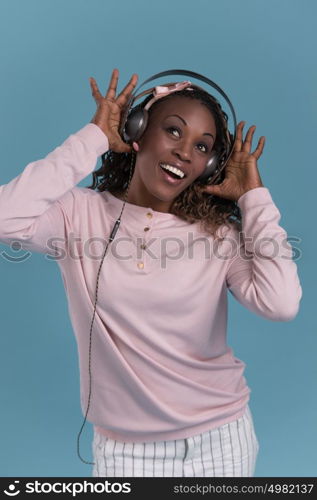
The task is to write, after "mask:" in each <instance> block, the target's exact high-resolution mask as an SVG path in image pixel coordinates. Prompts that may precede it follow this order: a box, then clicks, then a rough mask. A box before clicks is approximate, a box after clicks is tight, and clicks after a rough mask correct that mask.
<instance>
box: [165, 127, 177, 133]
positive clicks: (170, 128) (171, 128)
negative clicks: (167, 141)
mask: <svg viewBox="0 0 317 500" xmlns="http://www.w3.org/2000/svg"><path fill="white" fill-rule="evenodd" d="M171 130H176V132H179V130H178V129H177V128H175V127H168V129H167V131H168V132H170V131H171Z"/></svg>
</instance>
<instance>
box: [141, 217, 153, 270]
mask: <svg viewBox="0 0 317 500" xmlns="http://www.w3.org/2000/svg"><path fill="white" fill-rule="evenodd" d="M145 216H146V218H147V219H149V220H151V219H152V218H153V213H152V212H150V211H148V212H146V214H145ZM151 229H152V228H151V225H149V221H147V223H146V225H145V226H144V227H143V233H144V237H143V241H142V243H141V244H140V248H141V250H145V249H146V242H147V241H146V236H147V235H148V234H149V231H150V230H151ZM145 258H146V254H144V253H143V252H142V260H141V261H139V262H138V263H137V266H138V268H139V269H144V266H145Z"/></svg>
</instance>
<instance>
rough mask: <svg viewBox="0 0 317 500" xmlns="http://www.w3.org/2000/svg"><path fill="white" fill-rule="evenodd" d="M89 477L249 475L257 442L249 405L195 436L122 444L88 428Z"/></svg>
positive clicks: (256, 452) (254, 457)
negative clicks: (234, 416)
mask: <svg viewBox="0 0 317 500" xmlns="http://www.w3.org/2000/svg"><path fill="white" fill-rule="evenodd" d="M92 450H93V462H94V463H95V465H94V466H93V472H92V475H93V477H175V476H179V477H252V476H253V475H254V471H255V464H256V458H257V454H258V451H259V443H258V440H257V437H256V434H255V430H254V425H253V419H252V414H251V411H250V408H249V405H247V406H246V411H245V413H244V414H243V415H242V417H240V418H238V419H237V420H234V421H233V422H229V423H228V424H224V425H222V426H220V427H217V428H216V429H212V430H209V431H206V432H203V433H201V434H197V435H196V436H192V437H189V438H182V439H176V440H169V441H153V442H146V443H124V442H119V441H116V440H113V439H110V438H108V437H106V436H105V435H103V434H99V433H98V432H96V430H95V429H94V438H93V443H92Z"/></svg>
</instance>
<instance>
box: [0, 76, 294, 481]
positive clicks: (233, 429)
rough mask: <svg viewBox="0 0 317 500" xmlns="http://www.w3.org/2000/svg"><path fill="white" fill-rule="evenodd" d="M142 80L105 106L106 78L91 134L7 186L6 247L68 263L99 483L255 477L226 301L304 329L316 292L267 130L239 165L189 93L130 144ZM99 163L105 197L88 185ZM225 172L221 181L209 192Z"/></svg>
mask: <svg viewBox="0 0 317 500" xmlns="http://www.w3.org/2000/svg"><path fill="white" fill-rule="evenodd" d="M160 75H161V74H160ZM136 81H137V75H136V74H134V75H133V76H132V78H131V79H130V81H129V83H128V84H127V85H126V86H125V87H124V89H123V90H122V92H121V93H120V94H119V95H117V83H118V70H116V69H115V70H114V71H113V73H112V77H111V80H110V84H109V87H108V90H107V93H106V95H105V96H102V95H101V93H100V92H99V89H98V86H97V84H96V82H94V81H93V79H92V80H91V87H92V91H93V96H94V98H95V101H96V103H97V110H96V112H95V115H94V117H93V119H92V120H91V122H90V123H87V125H86V126H85V127H83V128H82V129H81V130H79V131H77V132H76V133H74V134H71V135H70V136H69V137H68V138H67V139H66V140H65V142H64V143H63V144H62V145H61V146H59V147H57V148H56V149H55V150H54V151H52V152H51V153H49V154H48V155H47V156H46V157H45V158H44V159H41V160H38V161H35V162H32V163H30V164H28V165H27V166H26V168H25V169H24V170H23V172H22V173H21V174H20V175H19V176H17V177H16V178H14V179H12V180H11V181H10V182H9V183H8V184H5V185H2V186H0V241H1V242H3V243H6V244H11V243H13V242H15V244H16V243H17V242H19V243H21V244H22V245H21V246H22V247H23V249H25V250H31V251H36V252H40V253H46V254H49V255H51V256H52V257H53V258H54V259H56V260H57V261H58V265H59V267H60V271H61V274H62V277H63V283H64V285H65V292H66V295H67V299H68V306H69V312H70V317H71V320H72V325H73V329H74V332H75V336H76V341H77V344H78V355H79V368H80V389H81V393H80V394H81V407H82V410H83V412H84V414H85V421H86V419H88V420H89V421H90V422H91V423H92V424H93V425H94V440H93V448H92V451H93V456H94V462H87V461H85V460H83V459H82V458H81V456H80V454H79V438H80V434H81V431H82V429H83V426H82V428H81V430H80V433H79V436H78V440H77V453H78V455H79V457H80V459H81V460H82V461H83V462H84V463H87V464H91V465H94V469H93V475H94V476H104V475H105V476H120V477H122V476H171V475H172V476H188V477H192V476H209V477H210V476H235V477H240V476H245V477H247V476H252V475H253V474H254V470H255V462H256V457H257V453H258V449H259V446H258V442H257V438H256V434H255V431H254V428H253V419H252V414H251V412H250V409H249V406H248V401H249V399H250V392H251V391H250V389H249V387H248V385H247V382H246V379H245V377H244V368H245V363H243V362H242V361H240V360H239V359H237V358H236V357H235V356H234V353H233V350H232V349H231V348H230V346H228V345H227V316H228V314H227V313H228V311H227V305H228V304H227V302H228V301H227V291H228V290H230V292H231V293H232V295H234V297H235V298H236V299H237V300H238V301H239V302H240V303H241V304H242V305H243V306H244V307H246V308H247V309H249V310H250V311H252V312H254V313H256V314H258V315H260V316H262V317H264V318H266V319H269V320H271V321H290V320H291V319H293V318H294V317H295V316H296V314H297V312H298V309H299V302H300V299H301V295H302V290H301V286H300V282H299V279H298V275H297V267H296V264H295V262H293V260H292V248H291V246H290V245H289V244H288V242H287V239H286V238H287V234H286V232H285V231H284V229H283V228H282V227H281V226H280V225H279V219H280V212H279V210H278V209H277V207H276V205H275V204H274V202H273V200H272V197H271V195H270V192H269V190H268V189H267V188H266V187H264V186H263V185H262V182H261V179H260V175H259V172H258V169H257V159H258V158H259V156H260V155H261V153H262V150H263V145H264V139H263V138H262V139H261V138H260V140H259V144H258V146H257V147H256V149H255V150H254V151H253V152H251V149H252V136H253V133H254V127H251V128H250V129H249V130H248V132H247V134H246V137H245V139H243V133H242V129H243V125H244V123H243V122H240V123H239V124H238V125H237V127H235V128H237V130H236V131H234V134H235V135H234V137H235V140H234V144H232V145H231V146H230V148H229V154H228V146H229V144H228V143H229V142H230V141H232V138H231V136H230V135H229V133H228V127H227V116H226V114H225V113H224V112H223V111H222V109H221V107H220V105H219V103H218V102H217V101H216V99H215V98H214V97H212V96H210V95H209V94H207V93H206V92H205V91H204V90H200V89H199V90H198V89H197V88H195V87H194V86H193V87H192V88H189V87H188V83H189V85H191V82H187V81H185V82H179V83H180V86H177V87H176V90H175V88H171V89H170V88H169V89H168V94H167V95H166V94H165V93H164V96H162V94H161V95H160V98H159V99H158V100H156V101H152V106H150V107H149V114H148V116H147V115H146V113H145V112H146V111H147V109H146V108H145V109H143V108H141V109H140V113H139V114H138V115H137V114H136V115H133V117H134V119H139V118H140V121H138V122H137V124H138V127H137V130H135V132H136V133H135V134H133V133H132V132H133V127H132V126H131V127H130V129H131V130H130V131H131V134H130V132H129V126H128V125H129V123H133V122H132V118H131V122H130V120H126V117H125V116H124V109H125V107H126V108H127V109H128V108H129V105H128V103H129V102H130V96H131V94H132V91H133V89H134V87H135V86H136ZM184 85H187V88H186V89H185V88H184ZM180 87H182V89H180ZM156 89H157V87H156ZM149 91H150V93H151V92H152V91H153V89H152V88H151V89H149ZM142 95H143V94H142ZM149 99H152V96H151V94H150V95H149V97H147V99H146V100H145V101H144V102H143V103H142V104H141V106H146V105H147V104H149V102H150V101H149ZM131 102H132V101H131ZM122 115H123V118H122ZM138 117H139V118H138ZM143 118H144V123H145V127H143V123H142V119H143ZM121 120H122V124H123V125H124V126H125V125H127V127H126V130H125V129H124V130H125V132H126V133H124V134H122V130H120V121H121ZM139 125H140V129H139ZM121 134H122V135H121ZM129 134H130V139H127V138H126V136H127V135H129ZM129 141H130V142H129ZM131 142H132V145H131ZM232 142H233V141H232ZM133 148H134V149H133ZM215 152H216V153H215ZM99 156H101V157H102V166H101V168H100V169H99V170H97V172H94V173H93V178H94V183H93V186H91V187H90V189H87V188H82V187H77V186H76V184H78V182H79V181H81V180H82V179H83V178H85V177H86V176H87V175H88V174H91V173H92V172H93V170H94V168H95V166H96V162H97V159H98V158H99ZM223 158H226V160H229V161H228V162H227V163H226V161H223V163H221V161H222V159H223ZM214 159H216V160H217V162H218V160H219V162H220V169H221V167H224V166H225V168H224V169H223V170H220V171H221V172H222V178H220V181H221V182H220V183H219V184H216V185H212V183H210V184H206V185H204V184H202V183H201V182H200V181H201V180H202V179H203V177H202V176H201V175H202V172H204V173H206V172H207V174H208V175H207V177H208V178H209V167H211V168H213V167H214V165H213V160H214ZM131 160H133V161H134V160H135V162H133V161H132V162H131V165H132V167H133V168H131V167H130V161H131ZM216 165H217V163H216ZM129 171H130V175H129ZM220 171H219V170H218V174H219V172H220ZM132 173H133V176H132V180H131V175H132ZM176 176H177V177H176ZM130 180H131V182H130ZM94 187H97V189H98V191H99V192H95V191H94ZM129 188H130V189H129ZM203 191H206V192H203ZM127 195H128V201H127V200H126V197H127ZM122 197H123V198H124V202H123V203H122V201H121V199H122ZM240 209H241V212H242V216H243V217H242V226H243V228H242V229H243V232H242V233H241V234H240V232H238V231H237V230H236V228H235V227H230V226H231V224H232V226H234V224H233V222H237V224H238V225H239V217H240ZM122 214H123V217H122V220H121V215H122ZM235 218H236V219H235ZM195 222H196V223H197V224H195ZM202 223H203V224H204V225H205V229H206V230H209V231H210V232H213V231H216V230H217V228H220V227H221V226H222V225H228V226H229V228H228V229H229V231H228V232H229V238H228V239H225V238H224V239H223V241H221V244H220V245H214V242H215V241H214V240H215V238H214V237H213V236H210V235H207V237H202V231H201V229H202V227H201V224H202ZM119 226H120V232H119V237H118V238H116V239H115V241H113V240H114V238H115V235H116V232H117V230H118V228H119ZM207 232H208V231H207ZM74 236H75V237H74ZM272 239H273V243H274V247H273V249H272V246H271V244H270V243H271V242H272ZM52 242H55V244H52ZM56 242H58V247H57V246H56ZM100 243H102V249H101V250H102V253H101V254H100V253H99V250H100V246H99V245H100ZM104 243H105V245H104ZM110 243H111V246H110V252H109V253H107V249H108V246H109V244H110ZM217 243H218V242H217ZM255 243H257V244H258V243H261V246H260V251H257V250H258V247H257V246H255ZM262 243H264V244H262ZM96 245H98V246H96ZM276 245H278V247H277V250H278V251H275V250H276ZM104 246H105V249H104ZM194 247H195V248H194ZM214 250H215V251H214ZM272 250H273V252H272ZM96 252H97V253H98V255H96ZM77 256H80V258H77ZM99 256H100V257H101V258H100V259H99ZM105 257H107V258H106V259H105ZM100 261H101V262H100ZM102 266H103V267H102ZM101 271H102V272H101ZM99 279H100V283H99ZM97 306H98V307H97ZM95 319H96V321H95V322H94V320H95ZM89 321H90V322H91V323H89ZM89 325H90V330H89ZM91 395H92V397H91ZM90 403H91V405H90Z"/></svg>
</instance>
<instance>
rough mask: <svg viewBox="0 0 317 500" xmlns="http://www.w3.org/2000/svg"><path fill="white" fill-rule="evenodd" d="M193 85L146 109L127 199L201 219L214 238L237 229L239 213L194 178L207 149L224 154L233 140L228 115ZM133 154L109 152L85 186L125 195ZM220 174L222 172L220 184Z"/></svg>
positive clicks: (230, 204) (117, 195)
mask: <svg viewBox="0 0 317 500" xmlns="http://www.w3.org/2000/svg"><path fill="white" fill-rule="evenodd" d="M192 89H193V90H191V92H188V91H187V89H183V90H179V91H177V92H175V93H172V94H169V95H166V96H164V97H161V98H160V99H159V100H157V101H156V102H154V103H153V104H152V105H151V107H150V108H149V109H148V113H149V123H148V126H147V128H146V131H145V133H144V134H143V136H142V137H141V139H140V140H139V141H138V150H137V155H136V161H135V165H134V169H133V177H132V180H131V184H130V187H129V196H128V201H129V202H130V203H135V204H139V205H140V204H142V205H143V206H152V207H153V209H155V210H157V211H159V212H168V213H171V214H174V215H177V216H178V217H179V218H181V219H183V220H185V221H187V222H190V223H195V222H198V221H199V222H200V225H201V228H202V230H203V231H205V232H207V233H208V234H211V235H213V236H214V237H215V238H217V237H218V234H217V229H218V228H220V227H222V226H223V225H227V226H230V225H234V226H235V227H237V228H240V224H241V212H240V209H239V206H238V205H237V203H236V202H235V201H233V200H228V199H225V198H222V197H218V196H215V195H212V194H208V193H204V192H202V190H201V186H202V183H201V182H200V181H199V180H198V177H199V175H200V174H201V173H202V172H203V170H204V167H205V165H206V162H207V159H208V157H209V155H210V153H211V151H217V152H218V153H219V156H220V158H222V157H224V155H225V152H226V151H227V150H228V135H229V137H230V138H231V140H232V135H231V134H230V133H229V131H228V125H227V123H228V116H227V114H226V113H225V111H223V110H222V108H221V105H220V103H219V102H218V100H217V99H216V98H215V97H213V96H211V95H210V94H208V93H207V92H205V91H204V90H203V89H201V88H198V87H195V85H192ZM151 99H153V94H150V95H148V96H147V97H146V99H144V100H143V102H141V103H140V104H139V105H138V106H137V107H139V108H144V107H145V106H146V105H147V104H148V103H149V102H150V101H151ZM132 155H134V152H133V151H132V152H130V153H117V152H114V151H111V150H109V151H107V152H106V153H105V154H103V155H102V165H101V167H100V168H99V169H97V170H95V171H94V172H93V173H92V175H93V182H92V184H91V185H89V186H87V187H88V188H90V189H94V190H95V189H96V190H98V191H100V192H102V191H106V190H108V191H109V192H110V193H111V194H113V195H114V196H116V197H117V198H120V199H123V196H124V193H125V191H126V189H127V186H128V179H129V169H130V164H131V160H133V158H132ZM162 164H164V165H165V170H164V171H163V169H162V168H161V165H162ZM166 165H169V166H170V167H174V168H177V169H180V170H181V171H182V172H183V173H184V174H185V175H184V177H182V178H179V176H178V177H176V175H177V171H175V170H174V174H175V175H173V173H172V172H171V170H173V169H171V168H168V167H166ZM163 168H164V167H163ZM167 169H168V170H169V173H167V171H166V170H167ZM224 176H225V174H224V171H223V172H222V174H221V176H220V180H219V182H221V181H223V179H224ZM136 201H137V203H136Z"/></svg>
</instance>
